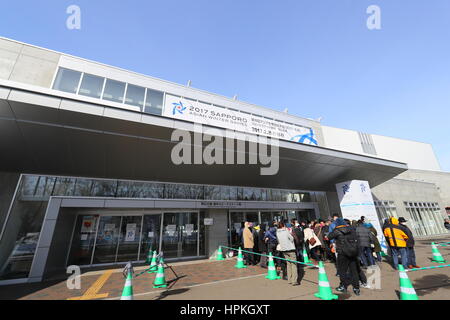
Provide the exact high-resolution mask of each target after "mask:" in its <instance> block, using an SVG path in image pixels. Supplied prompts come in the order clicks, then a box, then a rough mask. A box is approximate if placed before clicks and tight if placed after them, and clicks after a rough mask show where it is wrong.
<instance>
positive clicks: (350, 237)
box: [328, 218, 361, 296]
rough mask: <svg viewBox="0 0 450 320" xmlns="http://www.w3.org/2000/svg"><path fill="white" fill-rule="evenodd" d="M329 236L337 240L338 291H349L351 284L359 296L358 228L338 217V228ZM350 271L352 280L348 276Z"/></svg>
mask: <svg viewBox="0 0 450 320" xmlns="http://www.w3.org/2000/svg"><path fill="white" fill-rule="evenodd" d="M328 238H329V239H330V240H335V241H336V251H337V253H338V257H339V258H338V260H337V265H338V266H337V267H338V275H339V278H340V285H339V287H338V288H336V291H338V292H347V287H348V286H349V285H350V284H351V285H352V286H353V293H354V294H355V295H357V296H359V295H360V294H361V291H360V285H359V280H360V275H359V272H358V263H359V261H358V253H359V245H358V236H357V234H356V230H355V229H354V228H352V227H350V226H349V225H348V224H347V222H346V221H345V220H343V219H341V218H338V219H337V220H336V228H335V229H334V230H333V232H331V233H330V234H329V235H328ZM348 273H349V277H350V280H349V278H348V276H347V275H348Z"/></svg>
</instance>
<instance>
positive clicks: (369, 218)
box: [336, 180, 387, 250]
mask: <svg viewBox="0 0 450 320" xmlns="http://www.w3.org/2000/svg"><path fill="white" fill-rule="evenodd" d="M336 190H337V194H338V197H339V202H340V207H341V212H342V216H343V217H344V218H345V219H348V220H350V221H353V220H356V221H358V220H360V219H361V217H362V216H364V217H365V222H367V223H371V224H372V225H373V226H374V228H375V229H376V230H377V238H378V240H379V241H380V244H381V247H382V249H383V250H386V249H387V247H386V241H385V238H384V236H383V231H382V229H381V225H380V220H379V218H378V214H377V210H376V208H375V203H374V202H373V197H372V191H371V189H370V186H369V183H368V182H367V181H361V180H352V181H347V182H342V183H338V184H336Z"/></svg>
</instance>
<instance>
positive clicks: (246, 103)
mask: <svg viewBox="0 0 450 320" xmlns="http://www.w3.org/2000/svg"><path fill="white" fill-rule="evenodd" d="M0 39H1V40H6V41H12V42H15V43H18V44H21V45H26V46H30V47H33V48H36V49H40V50H45V51H49V52H52V53H56V54H60V55H63V56H67V57H71V58H73V59H78V60H82V61H86V62H89V63H94V64H97V65H100V66H103V67H107V68H113V69H116V70H119V71H122V72H129V73H132V74H134V75H137V76H140V77H147V78H150V79H153V80H157V81H161V82H164V83H167V84H170V85H174V86H179V87H180V88H182V89H189V90H192V91H197V92H199V93H202V94H206V95H211V96H216V97H219V98H221V99H225V100H228V102H231V103H240V104H243V105H247V106H248V107H251V108H260V109H263V110H265V111H269V112H275V113H277V114H280V115H283V116H288V117H293V118H296V119H299V120H303V121H309V122H314V123H317V124H320V122H319V121H317V120H314V119H310V118H304V117H300V116H297V115H293V114H287V113H284V112H282V111H278V110H274V109H271V108H269V107H264V106H260V105H256V104H253V103H250V102H246V101H241V100H237V101H236V100H234V99H232V98H230V97H227V96H223V95H220V94H217V93H212V92H209V91H206V90H202V89H198V88H193V87H186V86H184V85H182V84H179V83H176V82H172V81H168V80H164V79H160V78H156V77H153V76H149V75H145V74H142V73H139V72H136V71H131V70H127V69H123V68H120V67H115V66H111V65H108V64H105V63H102V62H98V61H93V60H89V59H86V58H81V57H77V56H74V55H71V54H67V53H63V52H59V51H56V50H52V49H48V48H43V47H40V46H36V45H33V44H29V43H26V42H22V41H18V40H14V39H10V38H6V37H3V36H0Z"/></svg>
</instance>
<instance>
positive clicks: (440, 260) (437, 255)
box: [431, 242, 447, 263]
mask: <svg viewBox="0 0 450 320" xmlns="http://www.w3.org/2000/svg"><path fill="white" fill-rule="evenodd" d="M431 251H432V252H433V259H432V260H431V261H433V262H437V263H446V262H447V261H445V259H444V257H443V256H442V255H441V253H440V252H439V250H438V248H437V246H436V244H435V243H434V242H433V243H432V244H431Z"/></svg>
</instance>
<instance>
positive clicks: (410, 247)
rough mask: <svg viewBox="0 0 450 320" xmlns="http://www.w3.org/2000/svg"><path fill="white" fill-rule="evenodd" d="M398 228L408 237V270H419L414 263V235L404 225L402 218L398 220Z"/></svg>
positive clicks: (404, 221)
mask: <svg viewBox="0 0 450 320" xmlns="http://www.w3.org/2000/svg"><path fill="white" fill-rule="evenodd" d="M398 222H399V227H400V228H401V229H402V230H403V232H404V233H406V235H407V236H408V240H406V251H407V255H408V268H409V269H413V268H420V267H419V266H418V265H417V262H416V252H415V251H414V246H415V245H416V242H415V240H414V235H413V233H412V231H411V229H409V228H408V226H407V225H406V222H407V221H406V219H405V218H403V217H400V218H398Z"/></svg>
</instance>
